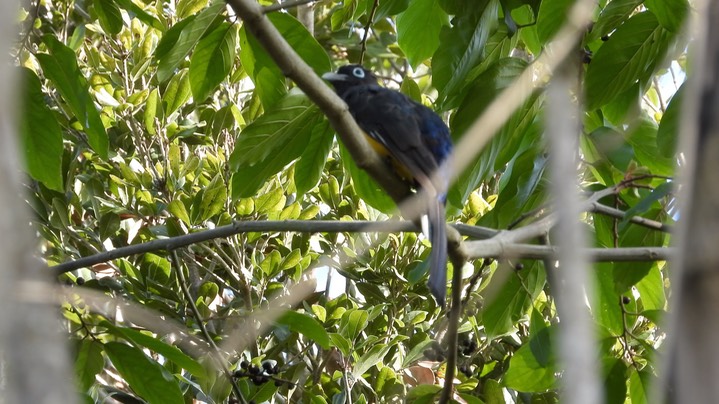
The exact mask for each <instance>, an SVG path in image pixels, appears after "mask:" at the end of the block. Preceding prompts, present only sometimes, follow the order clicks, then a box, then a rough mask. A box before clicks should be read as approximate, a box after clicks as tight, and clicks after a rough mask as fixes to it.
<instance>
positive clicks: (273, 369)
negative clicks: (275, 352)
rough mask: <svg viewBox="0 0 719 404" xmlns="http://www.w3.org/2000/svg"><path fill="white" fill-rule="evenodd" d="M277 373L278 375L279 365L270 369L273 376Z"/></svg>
mask: <svg viewBox="0 0 719 404" xmlns="http://www.w3.org/2000/svg"><path fill="white" fill-rule="evenodd" d="M278 373H280V366H279V365H275V367H273V368H272V374H273V375H276V374H278Z"/></svg>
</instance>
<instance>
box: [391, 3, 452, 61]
mask: <svg viewBox="0 0 719 404" xmlns="http://www.w3.org/2000/svg"><path fill="white" fill-rule="evenodd" d="M447 20H448V19H447V14H445V12H444V11H443V10H442V9H441V8H440V7H439V4H438V2H437V1H436V0H414V1H412V2H411V3H410V4H409V7H407V10H405V11H404V12H403V13H402V14H399V15H398V16H397V43H398V44H399V47H400V49H402V52H404V54H405V55H406V56H407V60H409V64H410V65H411V66H412V67H413V68H416V67H417V65H419V64H420V63H422V62H424V61H425V60H426V59H428V58H429V57H430V56H432V54H433V53H434V51H435V50H437V47H438V46H439V31H440V29H441V28H442V26H443V25H447V23H448V21H447Z"/></svg>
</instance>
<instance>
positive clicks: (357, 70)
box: [352, 67, 364, 79]
mask: <svg viewBox="0 0 719 404" xmlns="http://www.w3.org/2000/svg"><path fill="white" fill-rule="evenodd" d="M352 75H353V76H355V77H357V78H358V79H363V78H364V69H362V68H361V67H355V68H354V69H352Z"/></svg>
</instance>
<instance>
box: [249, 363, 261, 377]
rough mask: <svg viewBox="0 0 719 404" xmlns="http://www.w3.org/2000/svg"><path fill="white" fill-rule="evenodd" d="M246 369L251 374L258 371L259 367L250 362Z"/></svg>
mask: <svg viewBox="0 0 719 404" xmlns="http://www.w3.org/2000/svg"><path fill="white" fill-rule="evenodd" d="M247 371H248V372H250V374H251V375H257V374H259V373H260V368H259V367H257V365H255V364H252V365H250V367H249V369H247Z"/></svg>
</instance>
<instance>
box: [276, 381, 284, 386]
mask: <svg viewBox="0 0 719 404" xmlns="http://www.w3.org/2000/svg"><path fill="white" fill-rule="evenodd" d="M284 384H285V382H283V381H282V380H275V387H282V386H283V385H284Z"/></svg>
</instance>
